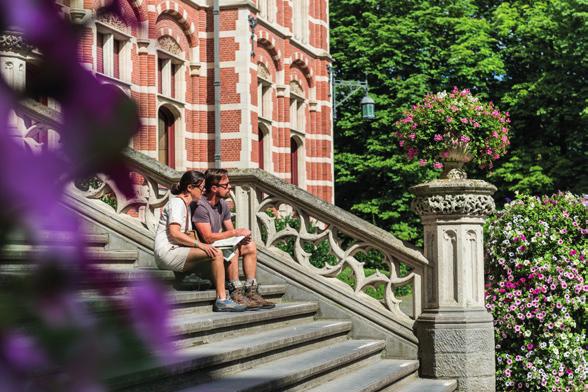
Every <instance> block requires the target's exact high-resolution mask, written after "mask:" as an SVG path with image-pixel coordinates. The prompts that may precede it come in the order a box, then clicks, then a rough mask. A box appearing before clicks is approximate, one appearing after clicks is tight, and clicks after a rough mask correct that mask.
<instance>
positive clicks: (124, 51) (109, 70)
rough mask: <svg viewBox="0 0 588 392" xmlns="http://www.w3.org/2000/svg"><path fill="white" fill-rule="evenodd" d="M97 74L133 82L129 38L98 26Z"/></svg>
mask: <svg viewBox="0 0 588 392" xmlns="http://www.w3.org/2000/svg"><path fill="white" fill-rule="evenodd" d="M97 26H98V31H97V32H96V68H95V69H96V72H98V73H101V74H103V75H106V76H109V77H111V78H114V79H118V80H122V81H125V82H128V81H130V80H131V67H132V64H131V53H130V50H131V47H130V42H129V39H128V37H126V36H123V35H122V34H120V33H114V32H111V31H108V30H107V29H106V28H105V27H104V26H103V25H97Z"/></svg>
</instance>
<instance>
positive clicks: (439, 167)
mask: <svg viewBox="0 0 588 392" xmlns="http://www.w3.org/2000/svg"><path fill="white" fill-rule="evenodd" d="M433 167H434V168H435V169H443V164H442V163H441V162H435V163H433Z"/></svg>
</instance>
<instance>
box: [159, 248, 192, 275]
mask: <svg viewBox="0 0 588 392" xmlns="http://www.w3.org/2000/svg"><path fill="white" fill-rule="evenodd" d="M190 249H192V248H189V247H187V246H176V245H172V246H171V247H170V248H168V249H167V250H166V251H161V252H155V263H156V264H157V266H158V267H159V268H160V269H165V270H172V271H178V272H181V271H183V270H184V266H185V265H186V260H187V259H188V254H189V253H190Z"/></svg>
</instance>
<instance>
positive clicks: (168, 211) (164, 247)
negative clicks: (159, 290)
mask: <svg viewBox="0 0 588 392" xmlns="http://www.w3.org/2000/svg"><path fill="white" fill-rule="evenodd" d="M203 191H204V174H202V173H201V172H199V171H196V170H189V171H187V172H186V173H184V175H182V178H181V179H180V182H179V183H177V184H174V185H173V186H172V187H171V193H172V194H173V195H175V196H174V197H171V198H170V200H169V202H168V203H167V204H166V205H165V207H164V208H163V210H162V212H161V217H160V219H159V224H158V225H157V230H156V232H155V249H154V253H155V262H156V263H157V265H158V267H159V268H161V269H168V270H172V271H174V274H175V275H176V281H175V286H176V287H177V288H181V287H182V286H184V287H185V286H186V285H190V284H192V285H193V284H195V283H196V284H198V283H200V284H201V283H202V279H200V278H199V277H197V276H196V275H195V274H191V271H193V270H194V268H195V267H196V264H197V263H200V262H204V261H210V262H211V266H212V268H211V269H212V275H213V279H214V283H215V288H216V298H217V299H216V301H215V303H214V307H213V310H214V311H215V312H242V311H244V310H245V309H246V307H245V306H243V305H239V304H237V303H235V302H233V301H232V300H231V299H230V298H227V297H226V292H225V267H224V259H223V254H222V252H221V251H219V250H218V249H216V248H214V247H212V246H211V245H208V244H205V243H202V242H199V241H198V240H197V239H196V238H195V236H194V232H193V231H190V208H189V206H190V203H191V202H197V201H198V200H199V199H200V197H201V196H202V192H203ZM206 283H207V284H206V286H210V281H206ZM206 288H208V287H206Z"/></svg>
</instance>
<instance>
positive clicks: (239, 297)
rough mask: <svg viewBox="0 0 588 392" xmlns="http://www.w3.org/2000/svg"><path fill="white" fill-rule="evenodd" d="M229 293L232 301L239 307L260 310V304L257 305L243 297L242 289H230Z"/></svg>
mask: <svg viewBox="0 0 588 392" xmlns="http://www.w3.org/2000/svg"><path fill="white" fill-rule="evenodd" d="M229 293H230V295H231V299H232V300H233V301H235V302H236V303H238V304H239V305H243V306H245V307H246V308H247V310H258V309H259V308H261V304H258V303H257V302H255V301H253V300H251V299H250V298H249V297H247V296H246V295H245V292H244V289H243V287H232V290H229Z"/></svg>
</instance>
